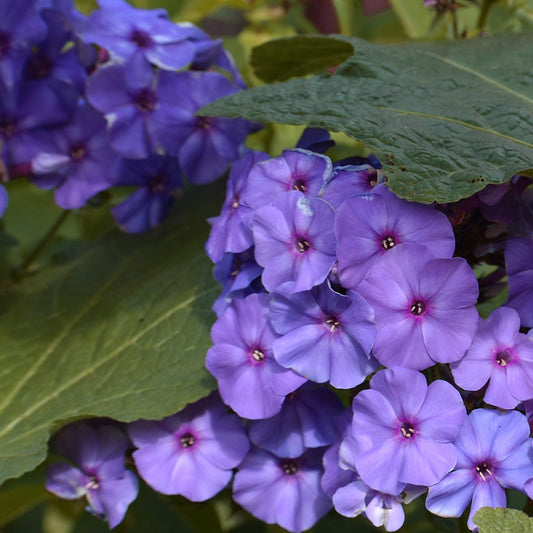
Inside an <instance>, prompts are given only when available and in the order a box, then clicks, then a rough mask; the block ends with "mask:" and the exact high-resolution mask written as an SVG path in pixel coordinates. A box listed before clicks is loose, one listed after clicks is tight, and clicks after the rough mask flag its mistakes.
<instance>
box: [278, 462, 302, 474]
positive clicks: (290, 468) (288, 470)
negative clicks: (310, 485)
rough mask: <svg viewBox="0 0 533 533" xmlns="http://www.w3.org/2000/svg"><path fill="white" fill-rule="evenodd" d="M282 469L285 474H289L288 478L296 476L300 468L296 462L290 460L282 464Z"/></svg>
mask: <svg viewBox="0 0 533 533" xmlns="http://www.w3.org/2000/svg"><path fill="white" fill-rule="evenodd" d="M281 469H282V470H283V473H284V474H287V475H288V476H294V474H296V472H298V466H297V465H296V463H295V462H294V461H291V460H290V459H289V460H287V461H284V462H283V463H282V464H281Z"/></svg>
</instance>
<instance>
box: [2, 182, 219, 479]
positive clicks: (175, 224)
mask: <svg viewBox="0 0 533 533" xmlns="http://www.w3.org/2000/svg"><path fill="white" fill-rule="evenodd" d="M222 185H223V184H221V183H218V184H215V185H211V186H209V187H203V188H197V189H194V190H192V191H189V192H188V193H187V194H185V195H184V197H182V198H181V199H180V200H179V201H178V202H177V205H176V207H175V212H176V213H177V216H176V217H175V218H173V219H172V220H171V221H169V222H168V223H166V224H164V225H163V227H161V228H160V229H159V230H158V231H154V232H151V233H148V234H145V235H125V234H121V233H119V232H118V230H117V231H114V232H112V233H111V234H109V235H108V236H106V237H104V238H102V239H101V240H99V241H97V242H96V243H94V244H93V245H91V246H88V249H87V250H86V251H85V252H84V253H82V254H81V255H79V256H78V257H77V258H76V259H75V260H73V261H71V262H69V263H68V264H66V265H63V266H58V267H55V268H49V269H44V270H43V271H41V272H39V273H38V274H36V275H34V276H33V277H31V278H28V279H26V280H25V281H24V282H23V283H20V284H19V285H16V286H14V287H12V288H11V289H9V290H7V291H4V292H3V293H2V296H1V299H0V302H1V304H0V315H1V316H0V346H1V348H0V359H1V361H2V366H1V370H0V482H3V481H4V480H5V479H7V478H10V477H15V476H19V475H21V474H22V473H23V472H25V471H27V470H30V469H32V468H34V467H35V466H36V465H37V464H39V462H41V461H42V460H43V459H44V457H45V455H46V443H47V440H48V437H49V435H50V432H51V431H53V430H54V429H57V428H58V427H59V426H60V425H61V424H64V423H65V422H67V421H70V420H73V419H76V418H79V417H86V416H108V417H112V418H115V419H118V420H122V421H131V420H135V419H138V418H161V417H163V416H166V415H170V414H172V413H174V412H176V411H178V410H180V409H181V408H182V407H184V405H185V404H186V403H188V402H192V401H195V400H197V399H198V398H200V397H202V396H205V395H206V394H207V393H209V391H210V390H212V389H213V388H215V387H214V385H215V384H214V380H213V379H212V378H211V376H210V375H209V374H208V373H207V371H206V370H205V369H204V357H205V352H206V350H207V348H208V347H209V345H210V338H209V330H210V327H211V324H212V322H213V319H214V315H213V314H212V312H211V310H210V309H211V305H212V304H213V301H214V300H215V298H216V295H217V293H218V288H217V284H216V283H215V281H214V280H213V279H212V272H211V271H212V265H211V264H210V262H209V260H208V259H207V257H206V255H205V252H204V242H205V239H206V238H207V234H208V224H207V222H206V220H205V219H206V218H207V217H208V216H212V215H215V214H216V213H217V212H218V211H219V209H220V204H221V203H222V192H223V191H222V189H223V186H222Z"/></svg>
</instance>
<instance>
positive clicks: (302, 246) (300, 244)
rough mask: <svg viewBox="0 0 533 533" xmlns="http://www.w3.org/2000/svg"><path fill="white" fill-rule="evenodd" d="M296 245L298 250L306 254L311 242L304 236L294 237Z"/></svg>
mask: <svg viewBox="0 0 533 533" xmlns="http://www.w3.org/2000/svg"><path fill="white" fill-rule="evenodd" d="M294 247H295V248H296V251H297V252H299V253H301V254H304V253H305V252H307V250H309V247H310V245H309V242H308V241H307V240H306V239H305V238H304V237H298V238H296V239H294Z"/></svg>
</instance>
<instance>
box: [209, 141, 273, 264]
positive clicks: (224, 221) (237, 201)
mask: <svg viewBox="0 0 533 533" xmlns="http://www.w3.org/2000/svg"><path fill="white" fill-rule="evenodd" d="M265 159H268V155H267V154H265V153H263V152H256V151H248V152H246V153H245V154H244V155H243V156H242V157H241V158H240V159H237V160H236V161H235V162H234V163H233V165H232V166H231V170H230V174H229V179H228V184H227V187H226V199H225V200H224V205H223V206H222V210H221V212H220V215H219V216H218V217H214V218H210V219H208V222H209V224H211V233H210V234H209V238H208V239H207V243H206V245H205V249H206V252H207V255H208V257H209V258H210V259H211V261H213V262H214V263H216V262H218V261H220V260H221V259H222V257H223V256H224V253H226V252H231V253H238V252H244V251H245V250H247V249H248V248H250V246H251V245H252V243H253V234H252V229H251V217H252V215H253V209H251V208H250V207H249V206H248V205H246V204H245V203H243V202H242V201H241V198H242V196H243V191H244V190H245V187H246V184H247V182H248V175H249V173H250V170H251V168H252V167H253V166H254V165H255V164H256V163H258V162H260V161H264V160H265Z"/></svg>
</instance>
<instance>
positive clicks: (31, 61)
mask: <svg viewBox="0 0 533 533" xmlns="http://www.w3.org/2000/svg"><path fill="white" fill-rule="evenodd" d="M41 16H42V18H43V20H44V21H45V22H46V26H47V28H48V35H47V37H46V39H45V40H44V41H42V42H40V43H39V44H38V46H36V47H34V49H33V50H32V53H31V54H30V55H29V56H28V58H27V60H26V64H25V66H24V77H25V78H26V79H28V80H35V81H39V80H40V81H41V83H48V84H51V86H52V88H53V90H54V91H56V92H61V93H62V94H63V95H64V96H62V98H63V99H64V100H65V105H67V106H68V107H72V104H71V103H70V102H71V101H73V102H75V103H76V102H77V100H78V98H79V97H80V95H81V94H82V93H83V92H84V90H85V81H86V79H87V72H86V70H85V67H84V66H83V65H82V64H81V63H80V60H79V57H78V54H77V51H76V49H75V48H73V47H71V48H68V47H67V49H66V50H65V47H66V45H67V44H68V43H70V42H71V41H72V39H73V35H72V30H71V28H70V27H69V25H68V21H66V19H65V17H64V16H63V15H62V14H61V13H60V12H59V11H56V10H54V9H45V10H44V11H43V12H42V14H41Z"/></svg>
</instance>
